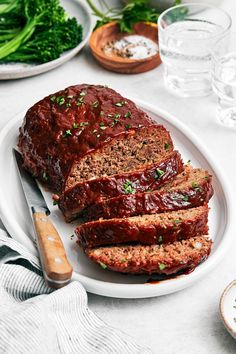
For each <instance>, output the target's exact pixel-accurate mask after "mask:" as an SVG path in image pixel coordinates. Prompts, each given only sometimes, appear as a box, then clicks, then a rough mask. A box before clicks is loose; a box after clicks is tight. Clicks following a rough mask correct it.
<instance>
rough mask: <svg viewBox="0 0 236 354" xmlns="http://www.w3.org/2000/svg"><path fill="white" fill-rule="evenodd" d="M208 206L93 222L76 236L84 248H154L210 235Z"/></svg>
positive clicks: (88, 223) (79, 230) (81, 229)
mask: <svg viewBox="0 0 236 354" xmlns="http://www.w3.org/2000/svg"><path fill="white" fill-rule="evenodd" d="M207 221H208V206H207V205H204V206H201V207H198V208H193V209H187V210H178V211H171V212H168V213H162V214H154V215H142V216H133V217H130V218H123V219H117V218H116V219H109V220H97V221H90V222H87V223H85V224H82V225H80V226H78V227H77V229H76V230H75V234H76V235H77V237H78V243H79V244H80V245H81V246H82V247H83V248H92V247H97V246H103V245H112V244H122V243H127V242H138V243H141V244H146V245H152V244H162V243H169V242H175V241H178V240H182V239H187V238H190V237H192V236H197V235H203V234H207V233H208V226H207Z"/></svg>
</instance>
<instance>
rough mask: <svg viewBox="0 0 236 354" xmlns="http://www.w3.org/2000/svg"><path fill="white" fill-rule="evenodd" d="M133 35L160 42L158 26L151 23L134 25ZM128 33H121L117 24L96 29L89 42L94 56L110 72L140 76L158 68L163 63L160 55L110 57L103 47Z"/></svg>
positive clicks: (111, 23)
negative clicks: (142, 57)
mask: <svg viewBox="0 0 236 354" xmlns="http://www.w3.org/2000/svg"><path fill="white" fill-rule="evenodd" d="M132 34H137V35H141V36H144V37H147V38H149V39H151V40H153V41H154V42H157V40H158V30H157V25H156V24H154V23H151V22H139V23H136V24H135V25H134V30H133V32H132ZM127 35H129V34H127V33H123V32H120V29H119V25H118V24H117V23H116V22H110V23H108V24H106V25H104V26H101V27H99V28H98V29H96V30H95V31H94V32H93V33H92V35H91V37H90V40H89V46H90V49H91V51H92V54H93V56H94V57H95V58H96V60H97V61H98V62H99V63H100V64H101V65H102V66H103V67H104V68H105V69H108V70H110V71H115V72H118V73H125V74H139V73H143V72H145V71H149V70H152V69H154V68H155V67H157V66H158V65H159V64H160V63H161V59H160V55H159V53H157V54H155V55H152V56H150V57H148V58H145V59H129V58H121V57H118V56H115V55H112V56H108V55H106V54H105V53H104V51H103V47H104V46H105V45H106V44H107V43H108V42H110V41H114V40H115V41H117V40H119V39H121V38H123V37H126V36H127Z"/></svg>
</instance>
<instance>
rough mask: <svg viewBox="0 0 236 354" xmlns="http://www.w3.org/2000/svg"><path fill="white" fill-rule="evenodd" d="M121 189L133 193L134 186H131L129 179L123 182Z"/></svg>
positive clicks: (126, 192)
mask: <svg viewBox="0 0 236 354" xmlns="http://www.w3.org/2000/svg"><path fill="white" fill-rule="evenodd" d="M123 190H124V192H125V194H134V193H135V188H134V187H133V184H132V182H131V181H126V182H125V183H124V184H123Z"/></svg>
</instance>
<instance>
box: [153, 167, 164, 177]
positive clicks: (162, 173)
mask: <svg viewBox="0 0 236 354" xmlns="http://www.w3.org/2000/svg"><path fill="white" fill-rule="evenodd" d="M164 173H165V172H164V171H162V170H160V169H159V168H156V171H155V176H154V178H155V179H158V178H160V177H161V176H163V175H164Z"/></svg>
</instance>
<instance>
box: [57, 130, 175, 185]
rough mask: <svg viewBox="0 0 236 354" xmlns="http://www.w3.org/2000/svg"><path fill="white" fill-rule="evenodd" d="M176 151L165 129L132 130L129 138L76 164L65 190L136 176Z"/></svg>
mask: <svg viewBox="0 0 236 354" xmlns="http://www.w3.org/2000/svg"><path fill="white" fill-rule="evenodd" d="M172 151H173V143H172V140H171V137H170V134H169V132H168V131H167V130H166V129H165V128H164V127H163V126H162V125H157V124H156V125H151V126H148V127H143V128H140V129H136V130H132V129H130V130H129V135H126V136H125V137H124V136H123V135H121V136H119V137H117V138H116V139H113V141H111V142H110V143H109V144H106V145H104V146H103V147H100V148H99V149H97V150H96V152H92V153H90V154H87V155H85V156H84V157H83V158H81V159H80V160H79V161H77V162H74V163H73V165H72V168H71V170H70V172H69V174H68V177H67V179H66V183H65V186H64V189H67V188H71V187H73V186H74V185H76V184H77V183H81V182H85V181H88V180H90V179H95V178H101V177H104V176H105V177H107V176H111V175H114V174H118V173H123V172H133V171H135V170H136V169H139V168H140V166H144V165H147V164H152V163H156V162H157V161H159V160H160V157H161V158H162V159H164V158H165V157H167V156H168V155H169V154H170V152H172Z"/></svg>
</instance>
